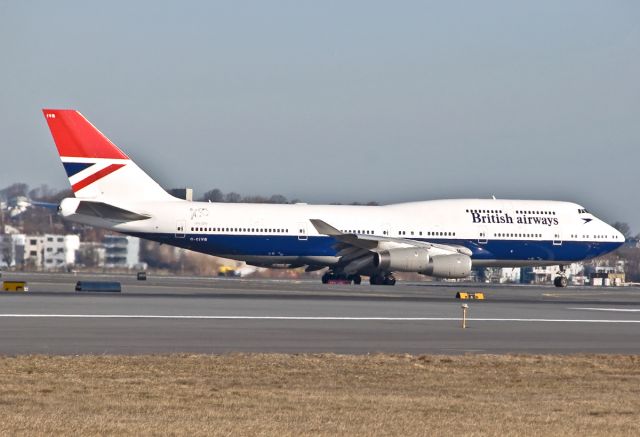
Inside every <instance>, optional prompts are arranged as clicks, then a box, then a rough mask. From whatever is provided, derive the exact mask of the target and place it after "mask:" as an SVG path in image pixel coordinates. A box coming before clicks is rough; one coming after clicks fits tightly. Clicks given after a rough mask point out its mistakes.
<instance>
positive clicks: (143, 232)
mask: <svg viewBox="0 0 640 437" xmlns="http://www.w3.org/2000/svg"><path fill="white" fill-rule="evenodd" d="M43 112H44V116H45V119H46V121H47V123H48V125H49V129H50V130H51V134H52V135H53V140H54V142H55V144H56V146H57V148H58V152H59V154H60V158H61V159H62V164H63V166H64V169H65V171H66V173H67V176H68V177H69V182H70V184H71V188H72V189H73V192H74V195H75V197H73V198H67V199H64V200H62V202H61V203H60V206H59V212H60V214H61V215H62V217H64V218H65V219H68V220H71V221H73V222H77V223H82V224H86V225H91V226H97V227H100V228H106V229H110V230H113V231H117V232H121V233H123V234H127V235H133V236H136V237H140V238H146V239H148V240H153V241H157V242H160V243H164V244H170V245H174V246H178V247H183V248H186V249H190V250H194V251H196V252H202V253H206V254H211V255H216V256H221V257H224V258H231V259H235V260H240V261H246V262H247V263H248V264H252V265H255V266H262V267H272V268H295V267H302V266H306V269H307V271H313V270H320V269H322V268H326V267H328V271H327V273H325V274H324V276H323V277H322V281H323V282H324V283H326V282H328V281H330V280H331V279H333V278H342V279H347V280H349V281H353V282H354V283H357V284H359V283H360V282H361V275H364V276H369V278H370V282H371V284H376V285H382V284H384V285H394V284H395V282H396V280H395V278H394V276H393V273H394V272H418V273H422V274H424V275H429V276H433V277H437V278H465V277H467V276H469V273H470V271H471V269H472V268H473V267H485V266H486V267H523V266H545V265H560V266H564V265H568V264H570V263H572V262H575V261H583V260H586V259H589V258H594V257H597V256H600V255H603V254H605V253H607V252H611V251H612V250H614V249H616V248H617V247H619V246H620V245H622V244H623V243H624V237H623V236H622V234H621V233H620V232H618V231H617V230H615V229H614V228H612V227H611V226H609V225H607V224H606V223H604V222H603V221H601V220H599V219H598V218H597V217H595V216H594V215H592V214H591V213H589V212H588V211H587V210H586V209H585V208H584V207H583V206H580V205H577V204H575V203H570V202H558V201H541V200H502V199H500V200H498V199H453V200H434V201H425V202H410V203H399V204H394V205H386V206H347V205H307V204H294V205H269V204H267V205H264V204H242V203H207V202H191V201H186V200H183V199H178V198H176V197H173V196H171V195H170V194H168V193H167V192H166V191H165V190H164V189H162V187H160V185H158V183H156V182H155V181H154V180H153V179H151V178H150V177H149V176H148V175H147V174H146V173H145V172H144V171H142V170H141V169H140V167H138V166H137V165H136V164H135V163H134V162H133V161H132V160H130V159H129V157H128V156H127V155H125V154H124V152H122V151H121V150H120V149H119V148H118V147H116V146H115V145H114V144H113V143H112V142H111V141H109V140H108V139H107V138H106V137H105V136H104V135H103V134H102V133H101V132H100V131H99V130H98V129H96V128H95V127H94V126H93V125H92V124H91V123H90V122H89V121H87V119H85V118H84V117H83V116H82V114H80V113H79V112H78V111H74V110H66V109H44V110H43ZM555 285H556V286H558V287H565V286H566V285H567V279H566V277H565V276H564V275H563V274H560V275H559V276H558V277H557V278H556V280H555Z"/></svg>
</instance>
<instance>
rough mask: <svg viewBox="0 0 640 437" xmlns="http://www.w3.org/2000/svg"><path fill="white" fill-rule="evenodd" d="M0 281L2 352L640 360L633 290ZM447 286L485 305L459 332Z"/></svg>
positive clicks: (639, 310) (456, 306) (638, 299)
mask: <svg viewBox="0 0 640 437" xmlns="http://www.w3.org/2000/svg"><path fill="white" fill-rule="evenodd" d="M92 278H93V279H95V278H96V277H95V276H93V277H92ZM2 279H21V280H27V281H28V285H29V288H30V291H29V292H28V293H21V294H11V293H2V294H0V353H1V354H10V355H13V354H34V353H44V354H145V353H175V352H184V353H231V352H283V353H303V352H309V353H319V352H333V353H340V354H366V353H376V352H389V353H411V354H426V353H436V354H460V353H469V352H471V353H497V354H501V353H562V354H567V353H623V354H637V353H640V342H638V341H637V340H638V335H639V334H640V288H635V287H625V288H592V287H585V288H573V287H570V288H568V289H564V290H559V289H556V288H554V287H538V286H496V285H488V284H449V283H435V282H434V283H413V284H402V283H399V284H398V285H397V286H395V287H384V286H377V287H376V286H368V285H366V286H365V285H361V286H351V285H338V286H325V285H322V284H319V283H316V282H310V281H282V280H273V281H268V280H244V279H218V278H181V277H150V278H149V280H148V281H136V280H135V278H134V277H133V276H123V277H116V278H115V280H119V281H121V282H122V284H123V292H122V293H121V294H100V293H76V292H74V291H73V287H74V285H75V282H76V281H77V280H86V279H89V277H79V276H74V275H71V274H59V275H45V274H41V275H26V274H8V273H5V274H4V275H3V278H2ZM102 279H107V277H105V278H102ZM108 279H109V280H113V279H114V278H113V277H111V276H109V277H108ZM458 290H463V291H482V292H484V293H485V296H486V298H487V299H486V300H485V301H468V302H467V303H468V305H469V307H470V308H469V320H468V328H467V329H462V328H461V316H462V313H461V308H460V305H461V303H462V302H461V301H459V300H456V299H455V298H454V296H455V293H456V291H458Z"/></svg>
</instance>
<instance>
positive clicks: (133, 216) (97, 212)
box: [76, 200, 151, 222]
mask: <svg viewBox="0 0 640 437" xmlns="http://www.w3.org/2000/svg"><path fill="white" fill-rule="evenodd" d="M76 214H82V215H90V216H93V217H100V218H103V219H106V220H116V221H122V222H132V221H136V220H147V219H150V218H151V216H148V215H145V214H138V213H137V212H133V211H128V210H126V209H122V208H118V207H117V206H113V205H109V204H108V203H103V202H91V201H87V200H82V201H80V204H79V205H78V208H77V209H76Z"/></svg>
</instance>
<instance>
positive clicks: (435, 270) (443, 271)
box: [373, 247, 471, 279]
mask: <svg viewBox="0 0 640 437" xmlns="http://www.w3.org/2000/svg"><path fill="white" fill-rule="evenodd" d="M373 265H374V266H375V268H376V269H378V270H381V271H385V272H417V273H422V274H423V275H428V276H433V277H436V278H450V279H458V278H466V277H467V276H469V274H470V273H471V258H470V257H469V256H467V255H462V254H452V255H434V256H430V255H429V250H427V249H421V248H413V247H409V248H403V249H392V250H385V251H382V252H378V253H376V254H375V255H374V257H373Z"/></svg>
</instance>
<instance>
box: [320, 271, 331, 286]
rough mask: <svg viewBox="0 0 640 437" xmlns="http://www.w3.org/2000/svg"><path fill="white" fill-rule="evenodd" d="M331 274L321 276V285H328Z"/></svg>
mask: <svg viewBox="0 0 640 437" xmlns="http://www.w3.org/2000/svg"><path fill="white" fill-rule="evenodd" d="M331 276H332V275H331V273H325V274H324V275H322V283H323V284H328V283H329V279H331Z"/></svg>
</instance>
